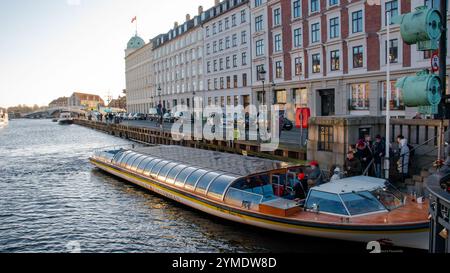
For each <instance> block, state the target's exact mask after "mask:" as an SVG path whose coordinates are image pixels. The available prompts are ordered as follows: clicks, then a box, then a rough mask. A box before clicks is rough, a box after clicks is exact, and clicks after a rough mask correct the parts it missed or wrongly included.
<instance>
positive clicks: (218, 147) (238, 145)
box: [75, 119, 306, 164]
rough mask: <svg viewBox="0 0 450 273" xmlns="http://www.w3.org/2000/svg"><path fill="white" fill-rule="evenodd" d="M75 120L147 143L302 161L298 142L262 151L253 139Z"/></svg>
mask: <svg viewBox="0 0 450 273" xmlns="http://www.w3.org/2000/svg"><path fill="white" fill-rule="evenodd" d="M75 124H77V125H80V126H83V127H87V128H90V129H94V130H97V131H100V132H103V133H106V134H109V135H112V136H116V137H120V138H123V139H128V140H132V141H135V142H138V143H142V144H150V145H179V146H183V147H190V148H197V149H205V150H212V151H218V152H226V153H234V154H242V155H247V156H255V157H261V158H268V159H273V160H281V161H289V162H295V163H300V164H301V163H305V161H306V150H305V149H304V148H301V147H300V146H299V145H293V144H284V143H281V144H279V145H278V148H277V149H275V150H274V151H270V152H268V151H263V150H262V149H261V144H260V143H258V142H256V141H232V142H230V141H226V140H206V139H203V140H194V139H190V140H189V139H188V140H186V138H183V139H182V140H178V137H176V136H174V135H173V134H172V132H171V131H170V130H161V129H155V128H148V127H142V126H132V125H129V124H112V123H105V122H98V121H90V120H84V119H75Z"/></svg>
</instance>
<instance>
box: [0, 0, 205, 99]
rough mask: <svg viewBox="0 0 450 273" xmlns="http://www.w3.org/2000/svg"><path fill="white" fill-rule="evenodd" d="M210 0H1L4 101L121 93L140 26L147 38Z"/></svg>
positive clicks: (0, 84)
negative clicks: (132, 40)
mask: <svg viewBox="0 0 450 273" xmlns="http://www.w3.org/2000/svg"><path fill="white" fill-rule="evenodd" d="M213 3H214V2H213V0H199V1H190V0H166V1H150V0H89V1H85V0H42V1H35V0H17V1H12V0H9V1H1V2H0V20H1V22H2V24H0V37H1V39H2V42H1V43H0V60H1V62H0V106H2V107H7V106H12V105H17V104H35V103H36V104H39V105H46V104H48V103H49V102H50V101H51V100H53V99H55V98H57V97H60V96H68V95H70V94H71V93H72V92H74V91H83V92H93V93H97V94H99V95H101V96H102V97H106V95H107V94H108V92H109V93H111V94H112V95H113V96H114V97H116V96H118V95H119V94H120V93H121V91H122V89H124V88H125V63H124V49H125V47H126V43H127V42H128V40H129V39H130V37H131V36H132V35H133V34H134V31H135V27H134V25H133V24H131V18H133V17H134V16H137V18H138V24H139V35H140V36H141V37H142V38H144V40H146V41H148V40H149V39H151V38H152V37H154V36H156V35H158V34H160V33H164V32H167V31H168V30H169V29H170V28H171V27H172V26H173V23H174V22H175V21H178V22H182V21H183V20H184V18H185V15H186V13H190V14H192V15H196V14H197V9H198V6H199V5H203V6H204V7H205V8H209V7H210V6H212V5H213Z"/></svg>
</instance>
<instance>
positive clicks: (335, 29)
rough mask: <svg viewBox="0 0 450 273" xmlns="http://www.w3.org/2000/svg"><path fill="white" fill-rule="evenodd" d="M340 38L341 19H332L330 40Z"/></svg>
mask: <svg viewBox="0 0 450 273" xmlns="http://www.w3.org/2000/svg"><path fill="white" fill-rule="evenodd" d="M338 37H339V17H335V18H331V19H330V39H334V38H338Z"/></svg>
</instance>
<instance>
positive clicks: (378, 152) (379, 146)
mask: <svg viewBox="0 0 450 273" xmlns="http://www.w3.org/2000/svg"><path fill="white" fill-rule="evenodd" d="M385 155H386V146H385V144H384V143H383V139H382V137H381V136H380V135H377V137H376V139H375V143H374V145H373V156H374V163H375V177H376V178H382V176H383V173H382V168H381V166H382V164H383V158H384V157H385Z"/></svg>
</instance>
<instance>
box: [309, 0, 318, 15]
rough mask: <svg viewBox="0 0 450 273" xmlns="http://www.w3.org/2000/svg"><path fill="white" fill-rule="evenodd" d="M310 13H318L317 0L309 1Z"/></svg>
mask: <svg viewBox="0 0 450 273" xmlns="http://www.w3.org/2000/svg"><path fill="white" fill-rule="evenodd" d="M310 3H311V5H310V12H311V13H313V12H318V11H319V0H310Z"/></svg>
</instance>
